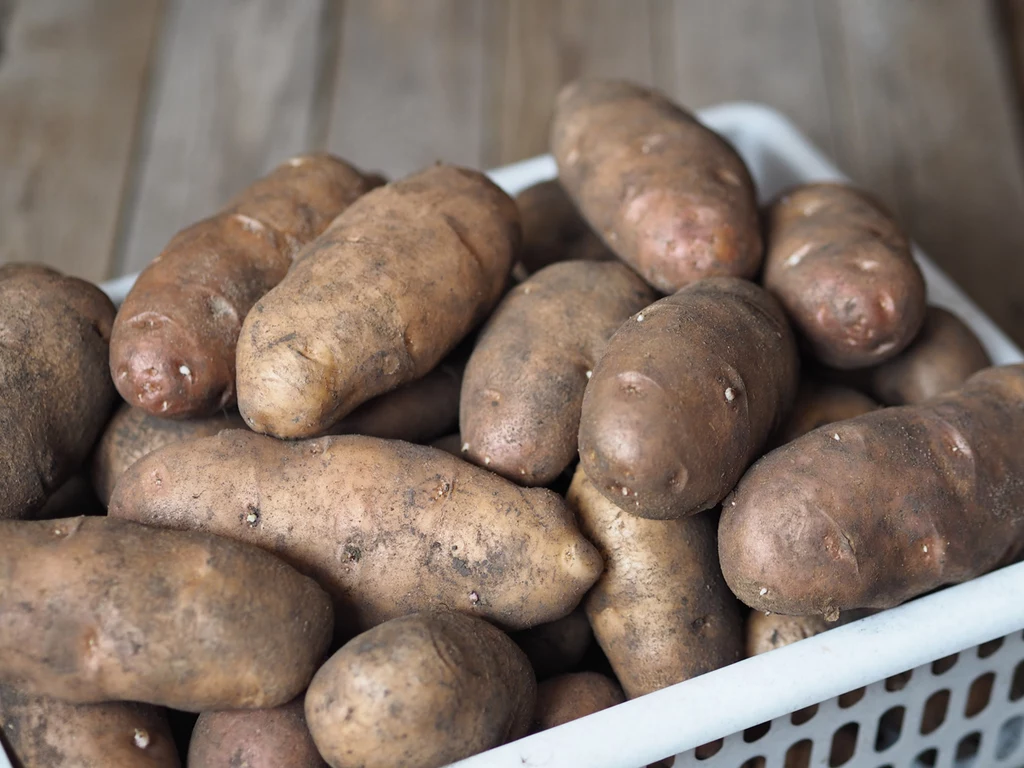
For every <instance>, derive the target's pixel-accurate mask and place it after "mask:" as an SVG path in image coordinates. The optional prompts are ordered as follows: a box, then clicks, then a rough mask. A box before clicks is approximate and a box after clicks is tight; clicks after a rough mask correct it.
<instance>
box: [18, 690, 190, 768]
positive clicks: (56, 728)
mask: <svg viewBox="0 0 1024 768" xmlns="http://www.w3.org/2000/svg"><path fill="white" fill-rule="evenodd" d="M0 734H2V736H3V738H2V741H3V743H4V744H6V745H8V746H9V747H10V749H11V751H12V753H13V754H11V755H10V757H11V759H12V760H14V764H15V765H17V766H20V768H179V766H180V765H181V761H180V760H179V759H178V751H177V749H176V748H175V746H174V740H173V739H172V738H171V729H170V727H169V726H168V724H167V715H166V713H165V712H164V710H163V709H161V708H160V707H154V706H150V705H149V704H135V703H132V702H127V701H111V702H106V703H103V704H68V703H67V702H64V701H60V700H59V699H51V698H47V697H44V696H28V695H26V694H24V693H21V692H20V691H18V690H17V689H15V688H12V687H11V686H9V685H0Z"/></svg>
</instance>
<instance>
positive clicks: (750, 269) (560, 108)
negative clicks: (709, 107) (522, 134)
mask: <svg viewBox="0 0 1024 768" xmlns="http://www.w3.org/2000/svg"><path fill="white" fill-rule="evenodd" d="M551 151H552V153H553V154H554V156H555V160H556V161H557V162H558V176H559V179H560V180H561V182H562V184H563V185H564V186H565V188H566V190H567V191H568V192H569V195H570V196H571V197H572V199H573V201H574V202H575V203H576V205H577V206H578V207H579V209H580V211H581V212H582V213H583V215H584V217H585V218H586V219H587V221H588V222H589V223H590V225H591V226H592V227H593V228H594V229H595V230H596V231H597V232H598V233H599V234H600V235H601V236H602V237H603V238H604V240H605V242H606V243H608V245H609V246H610V247H611V249H612V250H613V251H615V253H616V254H618V256H619V258H621V259H622V260H623V261H625V262H626V263H627V264H629V265H630V266H631V267H633V268H634V269H635V270H636V271H637V272H639V273H640V276H641V277H643V278H644V279H645V280H646V281H647V282H648V283H650V284H651V285H653V286H654V287H655V288H657V289H658V290H660V291H662V292H663V293H671V292H673V291H676V290H678V289H679V288H681V287H682V286H684V285H688V284H689V283H692V282H694V281H695V280H699V279H701V278H702V277H713V276H718V275H731V276H736V277H748V278H750V277H753V276H754V275H755V274H756V273H757V270H758V268H759V267H760V265H761V257H762V243H761V228H760V224H759V222H758V214H757V201H756V197H755V195H754V183H753V181H752V180H751V178H750V173H749V172H748V171H747V167H746V166H745V165H744V164H743V160H742V159H740V156H739V155H737V154H736V151H735V150H734V149H733V148H732V147H731V146H730V145H729V143H728V142H727V141H726V140H725V139H723V138H722V137H721V136H719V135H718V134H716V133H715V132H714V131H711V130H710V129H708V128H706V127H704V126H703V125H701V124H700V123H699V122H697V120H696V118H694V117H693V115H691V114H690V113H689V112H686V111H685V110H683V109H681V108H680V107H678V106H677V105H675V104H673V103H672V102H671V101H669V100H668V99H667V98H665V96H664V95H662V94H661V93H658V92H657V91H652V90H649V89H647V88H643V87H642V86H639V85H634V84H632V83H626V82H621V81H616V80H578V81H576V82H574V83H570V84H569V85H567V86H566V87H565V88H563V89H562V92H561V93H560V94H559V95H558V102H557V104H556V105H555V115H554V119H553V121H552V125H551Z"/></svg>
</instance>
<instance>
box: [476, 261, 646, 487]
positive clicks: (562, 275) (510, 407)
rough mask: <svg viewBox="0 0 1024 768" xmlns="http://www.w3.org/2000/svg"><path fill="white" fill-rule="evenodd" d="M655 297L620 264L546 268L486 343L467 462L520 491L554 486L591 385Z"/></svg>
mask: <svg viewBox="0 0 1024 768" xmlns="http://www.w3.org/2000/svg"><path fill="white" fill-rule="evenodd" d="M655 298H656V295H655V293H654V291H652V290H651V289H650V288H649V287H648V286H647V284H646V283H644V281H643V280H641V279H640V278H639V277H637V275H636V274H635V273H634V272H633V271H632V270H631V269H630V268H629V267H627V266H626V265H624V264H622V263H620V262H618V261H608V262H592V261H567V262H562V263H560V264H553V265H551V266H550V267H545V268H544V269H542V270H541V271H540V272H538V273H537V274H535V275H533V276H532V277H530V278H529V279H528V280H527V281H526V282H524V283H522V284H521V285H519V286H518V287H516V288H515V289H513V290H512V292H511V293H509V294H508V295H507V296H506V297H505V298H504V299H503V300H502V302H501V304H500V305H498V308H497V310H495V313H494V315H492V316H491V319H490V321H489V322H488V323H487V326H486V327H485V328H484V330H483V332H482V333H481V334H480V339H479V340H478V341H477V344H476V347H474V349H473V354H472V355H471V356H470V358H469V363H468V364H467V365H466V375H465V377H464V378H463V381H462V399H461V403H460V406H459V431H460V434H461V435H462V439H463V446H464V447H465V448H466V450H465V451H464V452H463V456H464V457H465V458H468V459H469V460H470V461H473V462H474V463H476V464H480V465H482V466H486V467H487V468H488V469H490V470H491V471H492V472H497V473H498V474H499V475H503V476H504V477H507V478H509V479H510V480H514V481H515V482H518V483H521V484H522V485H547V484H548V483H550V482H551V481H552V480H554V479H555V478H556V477H558V476H559V475H560V474H561V473H562V471H563V470H564V469H565V468H566V467H567V466H569V464H570V463H572V461H573V460H574V459H575V458H576V455H577V434H578V432H579V426H580V409H581V407H582V403H583V392H584V390H585V389H586V387H587V381H589V379H590V376H591V375H592V374H593V370H594V366H595V364H596V363H597V361H598V360H599V359H600V358H601V355H602V354H604V349H605V346H606V345H607V344H608V339H610V338H611V335H612V334H613V333H615V330H616V329H617V328H618V327H619V326H620V325H622V323H623V322H624V321H625V320H626V319H627V318H628V317H629V316H630V315H632V314H633V313H634V312H636V311H638V310H640V309H642V308H643V307H646V306H647V305H648V304H650V303H651V302H652V301H654V300H655Z"/></svg>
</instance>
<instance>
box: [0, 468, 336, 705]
mask: <svg viewBox="0 0 1024 768" xmlns="http://www.w3.org/2000/svg"><path fill="white" fill-rule="evenodd" d="M207 469H208V470H209V467H208V468H207ZM331 620H332V614H331V605H330V600H329V599H328V597H327V595H326V594H324V592H323V591H322V590H321V589H320V588H319V587H317V586H316V584H315V583H314V582H313V581H312V580H311V579H307V578H306V577H304V576H301V575H299V574H298V573H296V572H295V571H294V570H293V569H292V568H290V567H289V566H287V565H286V564H285V563H283V562H281V561H280V560H278V559H277V558H275V557H273V556H272V555H269V554H267V553H266V552H262V551H260V550H259V549H256V548H255V547H249V546H246V545H243V544H239V543H237V542H234V541H228V540H227V539H221V538H219V537H216V536H211V535H209V534H205V533H192V532H188V533H183V532H178V531H162V530H157V529H153V528H147V527H146V526H142V525H138V524H136V523H132V522H129V521H126V520H114V519H111V518H105V517H73V518H68V519H64V520H54V521H46V522H25V521H11V520H6V521H0V683H8V684H10V685H13V686H15V687H17V688H19V689H21V690H22V691H24V692H25V693H27V694H31V695H40V696H52V697H56V698H60V699H64V700H66V701H71V702H75V703H81V704H84V703H91V702H99V701H112V700H127V701H144V702H148V703H151V704H163V705H166V706H170V707H174V708H176V709H183V710H189V711H201V710H206V709H233V708H250V707H274V706H277V705H279V704H283V703H285V702H287V701H290V700H291V699H293V698H294V697H295V696H296V695H297V694H298V693H300V692H301V691H302V689H303V688H304V687H305V686H306V684H307V683H308V682H309V679H310V677H311V676H312V674H313V671H314V670H315V668H316V664H317V663H318V661H319V660H320V659H322V658H323V654H324V652H325V651H326V650H327V647H328V644H329V643H330V639H331Z"/></svg>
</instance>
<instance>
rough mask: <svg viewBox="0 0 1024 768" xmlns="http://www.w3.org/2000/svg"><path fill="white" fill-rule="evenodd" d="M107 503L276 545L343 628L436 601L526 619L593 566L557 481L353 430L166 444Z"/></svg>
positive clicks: (149, 519) (527, 623)
mask: <svg viewBox="0 0 1024 768" xmlns="http://www.w3.org/2000/svg"><path fill="white" fill-rule="evenodd" d="M211 466H215V467H217V471H216V472H211V471H210V467H211ZM109 514H110V515H111V516H114V517H124V518H129V519H132V520H136V521H138V522H142V523H146V524H148V525H158V526H164V527H168V528H177V529H184V530H202V531H208V532H209V533H216V534H218V535H221V536H228V537H231V538H236V539H239V540H241V541H245V542H248V543H250V544H255V545H256V546H259V547H263V548H264V549H268V550H270V551H272V552H274V553H275V554H278V555H280V556H281V557H282V558H284V559H285V560H287V561H288V562H290V563H292V564H293V565H295V567H297V568H299V569H301V570H303V571H304V572H307V573H309V574H310V575H312V576H313V577H314V578H316V580H317V581H318V582H319V583H320V584H322V585H323V586H324V588H325V589H327V590H328V591H329V592H330V593H331V594H332V595H333V597H334V598H335V607H336V613H337V615H338V626H339V632H346V633H347V634H354V633H355V632H359V631H362V630H364V629H368V628H370V627H372V626H375V625H376V624H380V623H381V622H383V621H386V620H388V619H391V618H394V617H396V616H402V615H405V614H407V613H412V612H414V611H419V610H424V609H428V608H438V607H447V608H451V609H457V610H462V611H466V612H468V613H473V614H476V615H479V616H482V617H485V618H487V619H488V620H490V621H493V622H496V623H497V624H499V625H501V626H502V627H505V628H509V629H525V628H527V627H531V626H534V625H536V624H542V623H544V622H548V621H553V620H555V619H558V618H561V617H562V616H565V615H566V614H567V613H569V612H570V611H571V610H572V609H573V608H575V607H576V605H577V604H578V603H579V601H580V599H581V598H582V597H583V594H584V593H585V592H586V591H587V589H589V588H590V585H591V584H593V583H594V581H595V580H596V579H597V577H598V576H599V575H600V573H601V568H602V563H601V557H600V555H598V554H597V550H596V549H594V547H593V545H591V544H590V542H588V541H587V540H586V539H584V538H583V536H582V535H580V532H579V530H578V529H577V528H576V523H575V521H574V520H573V517H572V513H571V512H570V511H569V510H568V509H567V508H566V506H565V503H564V501H563V500H562V498H561V497H559V496H558V495H557V494H554V493H552V492H551V491H548V490H546V489H542V488H533V489H526V488H520V487H518V486H516V485H513V484H512V483H510V482H508V481H507V480H505V479H504V478H501V477H498V476H497V475H495V474H493V473H491V472H487V471H486V470H484V469H481V468H479V467H475V466H473V465H472V464H470V463H469V462H466V461H462V460H461V459H457V458H455V457H454V456H451V455H449V454H447V453H445V452H444V451H441V450H438V449H436V448H430V447H427V446H420V445H412V444H410V443H404V442H401V441H398V440H380V439H377V438H372V437H362V436H357V435H340V436H333V437H322V438H316V439H312V440H304V441H297V442H284V441H280V440H274V439H273V438H269V437H265V436H263V435H257V434H254V433H252V432H247V431H241V430H237V431H229V432H222V433H221V434H220V435H218V436H217V437H210V438H205V439H203V440H198V441H195V442H192V443H188V444H184V445H182V444H178V445H169V446H167V447H166V448H163V449H161V450H159V451H155V452H154V453H151V454H149V456H146V457H145V458H143V459H142V460H141V461H138V462H136V463H135V464H134V465H133V466H132V467H131V468H130V469H129V470H128V471H127V472H126V473H125V474H124V476H123V477H122V479H121V482H120V483H118V485H117V488H116V489H115V490H114V495H113V497H112V498H111V500H110V510H109Z"/></svg>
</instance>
